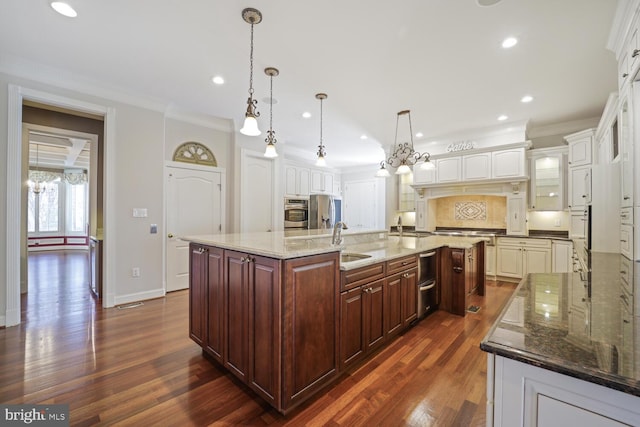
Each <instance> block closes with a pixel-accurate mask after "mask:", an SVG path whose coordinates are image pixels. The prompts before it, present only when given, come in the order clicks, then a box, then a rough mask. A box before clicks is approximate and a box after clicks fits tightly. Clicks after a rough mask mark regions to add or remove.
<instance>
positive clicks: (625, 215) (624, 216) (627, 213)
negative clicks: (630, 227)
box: [620, 207, 633, 224]
mask: <svg viewBox="0 0 640 427" xmlns="http://www.w3.org/2000/svg"><path fill="white" fill-rule="evenodd" d="M620 222H621V223H622V224H633V208H632V207H627V208H622V209H620Z"/></svg>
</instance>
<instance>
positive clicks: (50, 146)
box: [21, 101, 104, 313]
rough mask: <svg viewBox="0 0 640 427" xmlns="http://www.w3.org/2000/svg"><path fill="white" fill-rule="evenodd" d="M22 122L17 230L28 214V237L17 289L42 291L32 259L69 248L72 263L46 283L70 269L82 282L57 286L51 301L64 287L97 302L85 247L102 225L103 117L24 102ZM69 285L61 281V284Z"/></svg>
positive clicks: (61, 301) (61, 267) (97, 289)
mask: <svg viewBox="0 0 640 427" xmlns="http://www.w3.org/2000/svg"><path fill="white" fill-rule="evenodd" d="M22 122H23V128H22V139H23V152H25V151H24V150H25V147H24V145H26V153H27V154H26V155H25V157H26V158H27V161H26V167H25V168H26V169H27V177H28V180H27V183H28V185H27V186H26V188H24V189H23V194H24V193H26V197H25V196H24V195H23V205H22V207H23V212H24V213H25V214H23V216H22V221H21V224H22V226H21V229H22V234H23V235H24V231H25V230H24V224H25V217H26V239H22V240H21V242H22V244H21V252H24V251H25V248H24V246H26V247H27V248H26V254H27V255H26V257H25V258H26V262H24V263H23V265H21V272H22V273H23V274H22V275H21V279H22V280H21V293H23V294H24V293H29V292H32V291H34V292H35V291H37V292H39V293H43V294H46V291H45V289H46V287H47V286H48V285H49V283H47V281H46V280H45V279H44V277H43V276H42V275H40V276H39V277H38V280H37V283H32V280H31V278H30V273H31V272H32V271H33V268H34V266H33V265H32V264H33V263H35V265H36V266H38V265H40V264H41V263H40V262H37V261H36V260H39V259H42V258H46V259H55V258H56V255H58V254H62V255H64V256H63V258H66V255H67V253H68V252H76V254H75V257H74V259H75V262H73V263H67V262H60V263H57V264H56V265H57V266H58V269H57V270H56V273H57V276H58V277H55V276H50V277H49V281H50V282H51V283H50V285H51V286H52V287H55V286H56V284H55V283H56V281H59V277H77V272H76V271H67V270H66V269H68V268H73V269H79V270H82V271H85V273H84V275H83V277H84V279H85V280H84V281H85V282H86V286H85V287H84V289H71V288H68V289H59V292H60V296H61V297H60V298H57V299H55V300H54V301H57V302H58V304H64V301H67V299H66V298H63V297H62V295H63V293H64V292H65V291H68V292H70V293H77V292H82V293H84V294H86V295H87V296H93V297H94V300H95V302H96V303H97V304H99V302H100V296H101V289H100V286H96V287H90V286H89V284H91V283H92V281H91V278H92V277H93V275H90V274H89V270H90V267H91V266H94V265H95V263H90V259H89V251H88V249H89V243H90V236H91V241H93V239H96V238H97V237H96V236H97V231H98V230H100V229H101V228H102V224H101V223H102V212H101V207H102V203H98V201H99V200H101V194H102V166H101V161H100V160H101V156H100V151H101V141H102V139H103V138H102V136H103V134H104V121H103V119H102V117H87V114H84V115H79V113H77V112H75V111H71V110H63V109H60V108H52V107H51V106H48V105H43V104H39V103H34V102H31V101H24V102H23V106H22ZM23 175H24V173H23ZM25 199H26V202H25ZM25 242H26V244H25ZM45 251H47V252H51V253H50V254H49V256H48V257H44V256H41V255H40V254H42V252H45ZM61 251H62V252H61ZM62 255H61V256H62ZM82 264H86V265H82ZM36 271H40V269H36ZM98 283H101V281H99V282H98ZM58 285H59V284H58ZM67 285H68V283H66V282H65V284H64V286H65V287H66V286H67ZM58 287H59V286H58ZM92 290H95V292H92ZM22 300H23V302H24V301H32V300H33V299H32V298H23V299H22ZM23 313H24V307H23Z"/></svg>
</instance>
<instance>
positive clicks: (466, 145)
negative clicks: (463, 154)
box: [447, 141, 476, 153]
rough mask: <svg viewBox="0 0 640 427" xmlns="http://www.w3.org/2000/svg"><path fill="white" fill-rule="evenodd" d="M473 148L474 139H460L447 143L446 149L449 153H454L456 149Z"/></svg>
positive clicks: (474, 144) (474, 145)
mask: <svg viewBox="0 0 640 427" xmlns="http://www.w3.org/2000/svg"><path fill="white" fill-rule="evenodd" d="M474 148H476V142H475V141H460V142H453V143H451V144H449V145H447V151H448V152H449V153H454V152H456V151H465V150H473V149H474Z"/></svg>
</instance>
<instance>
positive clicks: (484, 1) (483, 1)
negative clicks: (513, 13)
mask: <svg viewBox="0 0 640 427" xmlns="http://www.w3.org/2000/svg"><path fill="white" fill-rule="evenodd" d="M500 1H502V0H476V3H478V6H493V5H496V4H498V3H500Z"/></svg>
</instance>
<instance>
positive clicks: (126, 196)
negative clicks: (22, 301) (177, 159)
mask: <svg viewBox="0 0 640 427" xmlns="http://www.w3.org/2000/svg"><path fill="white" fill-rule="evenodd" d="M9 84H12V85H17V86H20V87H23V88H27V89H29V90H32V91H39V92H42V93H46V94H50V95H51V96H54V97H64V98H67V99H72V100H74V101H78V102H80V103H91V104H94V105H99V106H103V107H105V108H111V109H113V110H114V111H115V114H114V117H115V121H114V128H113V132H112V133H113V135H112V136H113V141H114V145H115V146H114V147H111V148H112V149H113V153H114V157H113V159H112V163H113V164H112V166H113V167H112V171H113V173H114V174H115V177H113V176H112V178H113V188H107V189H106V191H108V192H109V196H108V197H110V198H111V201H112V203H111V205H110V206H107V207H106V211H107V212H109V210H110V209H111V211H112V217H111V218H110V219H106V224H105V227H107V226H108V225H107V224H111V230H110V231H111V232H112V233H113V234H112V235H113V236H115V237H114V238H112V239H110V240H106V241H105V252H107V253H108V252H109V251H110V250H111V253H112V254H114V255H113V258H112V259H107V263H106V265H105V269H107V270H109V271H110V272H111V273H112V274H111V276H110V283H109V284H108V286H110V287H111V291H112V295H110V296H108V297H110V299H111V301H112V303H114V304H122V303H126V302H130V301H136V300H142V299H148V298H154V297H158V296H162V295H164V286H163V280H162V278H163V270H164V268H163V266H164V258H163V249H162V248H163V236H164V233H163V232H160V230H162V228H160V230H159V232H158V233H157V234H151V233H150V225H151V224H158V226H159V227H162V225H163V224H164V211H163V199H164V162H165V160H166V153H167V152H168V151H170V152H171V153H173V149H175V147H173V144H175V143H176V140H178V139H182V138H183V137H186V136H193V137H194V138H193V139H200V138H202V139H207V141H210V142H212V144H214V147H213V149H214V152H215V154H216V156H217V157H218V161H219V162H220V163H222V162H225V163H229V162H230V161H231V159H230V153H231V152H232V150H231V148H230V144H231V140H232V136H231V135H230V134H229V133H225V132H224V131H211V130H210V129H206V127H204V126H194V125H193V124H185V123H183V122H184V121H183V120H179V119H175V118H173V119H171V120H169V121H168V123H169V126H168V128H169V132H168V134H167V135H168V138H170V139H171V141H170V142H169V143H168V144H165V112H164V111H165V109H166V107H165V106H164V105H159V104H154V103H151V102H146V101H144V100H137V99H133V98H129V97H127V96H126V95H125V96H123V94H116V93H113V98H118V100H114V99H110V98H109V94H110V92H101V91H100V90H99V89H96V90H95V91H92V88H84V89H86V90H84V92H85V93H80V92H79V91H74V90H71V89H64V88H61V87H59V86H56V85H53V84H45V83H41V82H36V81H31V80H26V79H24V78H20V77H17V76H11V75H7V74H2V73H0V134H2V135H4V137H3V139H4V140H5V141H6V138H7V135H8V122H7V117H8V107H7V104H8V85H9ZM60 84H61V85H63V84H65V85H70V83H68V82H67V83H64V82H61V83H60ZM88 93H100V94H102V96H93V95H89V94H88ZM134 104H135V105H134ZM7 161H8V158H7V143H6V142H5V143H3V144H0V165H2V169H3V173H1V174H0V224H2V226H1V227H0V272H2V275H3V276H2V279H0V325H4V324H5V319H4V318H3V317H2V316H3V315H4V313H5V312H6V309H7V301H6V294H7V283H6V280H5V277H6V276H5V274H6V273H5V272H6V271H7V265H6V259H7V253H8V251H19V248H14V247H7V229H6V227H5V225H6V218H7V208H8V207H7V176H6V174H5V173H4V171H5V170H6V168H7ZM219 165H220V166H221V167H225V166H226V165H225V164H219ZM105 173H107V174H108V173H109V170H106V171H105ZM229 193H231V192H228V194H229ZM232 194H233V193H231V197H232ZM133 208H146V209H147V212H148V216H147V217H146V218H134V217H133V216H132V210H133ZM13 226H16V227H17V226H18V225H17V224H15V225H13V224H10V225H9V227H13ZM108 233H109V230H106V229H105V234H106V235H108ZM132 267H138V268H139V269H140V273H141V275H140V277H139V278H133V277H131V268H132ZM10 286H15V284H10Z"/></svg>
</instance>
